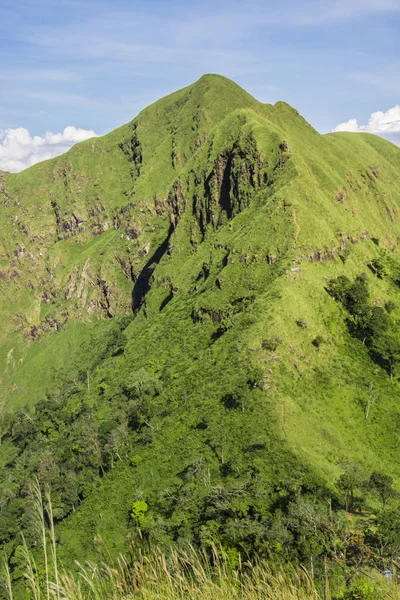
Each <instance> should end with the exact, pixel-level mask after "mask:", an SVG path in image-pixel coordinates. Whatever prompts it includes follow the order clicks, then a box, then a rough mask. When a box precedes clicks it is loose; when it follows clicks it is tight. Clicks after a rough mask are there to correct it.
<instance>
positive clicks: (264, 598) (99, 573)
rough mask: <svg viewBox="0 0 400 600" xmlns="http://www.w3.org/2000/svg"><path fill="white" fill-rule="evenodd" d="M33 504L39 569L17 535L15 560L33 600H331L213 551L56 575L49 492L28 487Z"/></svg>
mask: <svg viewBox="0 0 400 600" xmlns="http://www.w3.org/2000/svg"><path fill="white" fill-rule="evenodd" d="M32 498H33V506H34V508H35V515H36V525H37V528H36V530H37V537H38V542H40V543H41V551H42V556H41V557H39V556H38V555H36V556H37V559H38V560H39V559H40V566H41V568H40V569H38V567H37V565H36V561H35V557H34V555H33V554H32V552H31V551H30V550H29V548H28V545H27V543H26V541H25V539H24V537H23V536H22V548H23V550H22V554H23V557H24V562H25V572H24V577H25V587H26V591H27V593H28V597H29V598H32V599H33V600H53V599H55V598H56V599H57V600H131V599H135V600H334V597H333V596H332V595H331V593H330V590H329V585H325V589H324V592H323V594H322V595H321V594H320V593H319V592H318V591H317V587H316V585H315V583H314V581H313V579H312V577H311V576H310V574H309V573H308V572H307V571H306V570H305V569H302V568H290V569H287V568H286V569H285V568H284V566H283V565H279V564H278V565H277V564H274V563H273V562H272V561H267V560H264V559H256V560H254V561H250V560H246V561H242V560H241V558H240V557H239V558H238V560H237V561H236V564H235V566H232V563H231V560H230V558H229V556H228V555H227V554H226V553H225V552H224V551H223V550H222V549H220V548H217V547H214V548H212V549H211V551H210V552H206V551H204V550H203V551H199V550H196V549H194V548H192V547H189V548H188V549H187V550H186V551H183V550H179V551H178V550H172V551H171V552H170V553H169V554H168V556H166V555H165V554H163V553H162V552H160V551H158V550H155V551H153V552H150V553H149V554H147V555H144V554H143V553H142V551H141V550H140V549H139V548H132V550H133V552H132V553H131V554H130V556H129V557H127V556H122V555H120V556H119V558H117V559H115V560H113V559H112V557H111V556H109V557H108V559H107V560H108V562H102V563H95V562H90V561H89V562H87V563H86V564H80V563H78V562H77V563H76V567H77V568H76V570H75V571H74V572H71V571H63V570H60V569H59V565H58V559H57V544H56V535H55V529H54V520H53V511H52V502H51V496H50V493H49V492H46V493H45V495H44V499H43V496H42V494H41V490H40V486H39V483H38V482H37V481H35V482H34V484H33V486H32ZM133 557H134V558H133ZM3 581H4V589H5V590H6V593H7V595H8V598H9V600H16V596H15V594H14V591H13V586H12V577H11V575H10V571H9V568H8V565H7V561H4V575H3ZM397 587H400V586H394V585H392V586H390V584H387V585H386V587H385V589H383V588H380V589H381V591H379V589H378V588H376V587H375V586H372V587H371V586H370V587H369V589H364V591H363V592H357V591H356V592H355V593H354V595H341V594H340V595H339V596H336V597H335V598H352V599H356V598H357V599H361V600H364V599H365V600H367V599H368V600H373V599H375V598H377V599H378V598H379V599H381V598H385V599H386V598H387V599H388V600H389V599H390V600H400V591H399V592H398V591H397ZM373 588H375V591H374V589H373ZM24 597H26V596H25V595H24Z"/></svg>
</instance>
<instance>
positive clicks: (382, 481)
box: [369, 471, 397, 507]
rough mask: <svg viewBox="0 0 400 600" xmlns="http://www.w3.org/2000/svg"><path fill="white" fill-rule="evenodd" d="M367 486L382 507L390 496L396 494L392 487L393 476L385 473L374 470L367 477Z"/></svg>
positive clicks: (392, 496)
mask: <svg viewBox="0 0 400 600" xmlns="http://www.w3.org/2000/svg"><path fill="white" fill-rule="evenodd" d="M369 488H370V489H371V490H372V491H373V492H375V493H376V495H377V496H378V498H379V499H380V501H381V502H382V505H383V507H385V506H386V503H387V502H388V500H390V498H394V497H396V496H397V492H396V490H395V489H394V488H393V478H392V477H390V475H386V474H385V473H380V472H379V471H374V472H373V473H372V474H371V477H370V478H369Z"/></svg>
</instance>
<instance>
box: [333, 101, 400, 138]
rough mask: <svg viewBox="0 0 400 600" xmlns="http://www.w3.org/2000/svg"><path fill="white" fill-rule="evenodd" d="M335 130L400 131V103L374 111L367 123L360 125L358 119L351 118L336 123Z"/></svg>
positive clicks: (388, 132) (379, 133) (380, 133)
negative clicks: (386, 108) (385, 109)
mask: <svg viewBox="0 0 400 600" xmlns="http://www.w3.org/2000/svg"><path fill="white" fill-rule="evenodd" d="M333 131H367V132H368V133H376V134H377V135H385V134H391V133H392V134H393V133H400V105H397V106H393V108H389V110H387V111H383V110H377V111H376V112H374V113H372V115H371V116H370V118H369V119H368V124H367V125H359V124H358V121H357V119H350V120H349V121H345V122H344V123H339V125H336V127H335V129H334V130H333Z"/></svg>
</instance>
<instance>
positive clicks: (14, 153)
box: [0, 126, 97, 173]
mask: <svg viewBox="0 0 400 600" xmlns="http://www.w3.org/2000/svg"><path fill="white" fill-rule="evenodd" d="M92 137H97V134H96V133H95V132H94V131H91V130H88V129H80V128H77V127H74V126H69V127H66V128H65V129H64V131H63V132H62V133H51V132H50V131H49V132H47V133H46V134H45V135H44V136H42V137H41V136H38V135H35V136H33V137H32V136H31V134H30V133H29V131H28V130H27V129H25V128H24V127H18V128H16V129H5V130H1V129H0V169H1V170H3V171H10V172H13V173H17V172H19V171H23V170H24V169H26V168H27V167H31V166H32V165H34V164H36V163H38V162H40V161H42V160H47V159H49V158H54V157H55V156H58V155H59V154H63V153H64V152H66V151H67V150H69V149H70V148H71V146H73V145H74V144H76V143H77V142H82V141H83V140H87V139H89V138H92Z"/></svg>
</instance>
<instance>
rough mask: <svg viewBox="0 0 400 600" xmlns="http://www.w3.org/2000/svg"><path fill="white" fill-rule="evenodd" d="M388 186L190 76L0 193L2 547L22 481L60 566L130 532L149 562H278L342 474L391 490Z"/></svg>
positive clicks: (14, 523) (365, 155)
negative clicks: (285, 529)
mask: <svg viewBox="0 0 400 600" xmlns="http://www.w3.org/2000/svg"><path fill="white" fill-rule="evenodd" d="M399 167H400V150H399V148H397V147H395V146H394V145H392V144H390V143H389V142H387V141H385V140H382V139H380V138H377V137H375V136H372V135H369V134H350V133H335V134H329V135H320V134H319V133H318V132H316V131H315V130H314V129H313V128H312V127H311V126H310V125H309V124H308V123H307V122H306V121H305V120H304V119H303V118H302V117H301V116H300V115H299V113H298V112H297V111H296V110H294V109H293V108H291V107H290V106H289V105H287V104H285V103H283V102H278V103H277V104H275V105H267V104H262V103H260V102H258V101H257V100H255V99H254V98H253V97H252V96H250V95H249V94H248V93H247V92H245V91H244V90H243V89H241V88H240V87H239V86H238V85H236V84H235V83H233V82H232V81H230V80H228V79H226V78H224V77H221V76H218V75H205V76H203V77H201V78H200V79H199V80H198V81H197V82H196V83H194V84H193V85H190V86H188V87H186V88H184V89H182V90H180V91H178V92H175V93H173V94H171V95H169V96H167V97H166V98H163V99H162V100H159V101H158V102H156V103H154V104H152V105H151V106H149V107H148V108H146V109H145V110H143V111H142V112H141V113H140V114H139V115H138V116H137V117H136V118H135V119H134V120H133V121H132V122H130V123H128V124H127V125H124V126H122V127H121V128H119V129H117V130H116V131H113V132H112V133H110V134H108V135H106V136H104V137H103V138H95V139H91V140H88V141H86V142H83V143H81V144H78V145H76V146H74V147H73V148H72V149H71V150H70V151H69V152H68V153H66V154H64V155H63V156H60V157H58V158H56V159H53V160H50V161H47V162H44V163H40V164H38V165H35V166H34V167H31V168H30V169H28V170H26V171H24V172H23V173H20V174H14V175H11V174H7V173H0V214H1V223H2V232H3V233H2V238H1V246H0V260H1V265H0V303H1V309H2V314H3V327H2V329H1V333H0V360H1V366H2V371H3V373H4V376H3V377H2V380H1V394H2V405H3V409H2V410H3V413H2V428H1V432H2V438H3V443H2V444H1V446H0V465H1V467H0V472H1V482H2V486H1V487H2V492H1V502H0V537H1V540H2V543H3V544H4V545H5V546H7V548H9V549H10V548H12V552H13V551H14V549H15V546H16V545H18V542H17V541H16V540H17V532H18V528H19V527H20V524H21V523H25V521H24V519H25V518H26V515H27V514H28V511H29V500H28V499H27V496H26V487H27V482H28V480H29V479H30V478H32V477H33V476H37V477H38V479H39V480H40V482H41V483H43V485H49V486H51V488H52V490H53V495H54V514H55V516H56V520H57V524H58V525H57V528H58V529H57V531H58V533H57V535H58V536H59V539H60V544H61V545H60V552H61V553H62V555H63V557H64V559H65V560H66V561H70V562H72V560H73V559H74V558H76V557H78V558H80V559H82V558H86V559H88V558H90V557H91V556H92V554H93V553H94V551H95V543H94V541H93V540H94V538H95V536H96V535H101V536H103V537H104V538H105V539H106V541H107V543H108V544H109V546H110V549H111V551H112V552H114V551H116V552H117V551H119V549H120V548H121V547H122V546H123V545H124V543H125V540H126V534H127V532H128V531H130V530H131V529H132V527H133V524H132V523H133V522H134V521H135V519H136V521H138V522H140V525H141V529H142V531H143V532H144V533H143V535H144V536H145V537H146V539H148V540H151V542H152V543H154V544H158V545H161V546H163V547H167V546H168V545H169V544H170V543H171V542H177V543H182V544H183V543H186V542H190V543H199V544H202V545H204V544H209V543H211V542H215V543H221V544H222V545H223V546H225V547H227V548H233V547H238V546H239V545H242V546H243V545H244V546H245V547H246V548H251V549H256V550H257V549H259V548H261V547H265V544H267V543H268V544H269V545H270V546H271V545H272V544H273V543H275V544H278V545H279V544H280V547H282V545H285V543H286V542H285V540H284V539H283V538H282V539H281V538H280V537H279V535H280V533H279V532H280V531H281V529H279V528H280V524H279V523H280V521H279V519H280V518H281V517H280V516H279V515H282V514H283V513H284V512H285V511H286V510H288V507H289V506H290V505H291V503H292V502H294V501H295V500H296V499H298V498H299V496H301V495H302V494H303V495H305V496H307V495H312V494H316V495H318V494H319V496H318V497H320V498H322V497H324V498H325V497H327V496H329V497H330V498H332V497H336V496H335V494H336V495H337V493H338V488H337V487H335V486H336V484H335V481H336V480H337V479H338V477H339V475H340V472H341V470H340V464H342V463H343V462H346V461H347V462H349V461H351V462H352V463H356V464H357V465H359V467H360V469H363V470H365V472H370V471H373V470H374V469H378V470H379V469H383V470H384V471H385V472H386V473H388V474H389V475H391V476H392V477H394V479H395V484H397V485H399V484H400V476H399V470H398V469H399V456H398V453H397V452H395V450H396V449H397V445H398V423H399V419H400V408H399V404H398V393H399V382H398V380H397V377H398V375H399V371H398V368H399V366H400V346H399V345H398V342H397V340H400V333H399V331H400V330H399V325H398V322H399V318H400V295H399V294H400V292H399V285H400V284H399V282H400V252H399V240H400V218H399V208H400V204H399V198H400V169H399ZM383 466H384V468H383ZM324 494H325V495H324ZM307 497H308V496H307ZM135 503H136V504H135ZM137 503H139V504H137ZM140 503H141V504H140ZM132 505H133V506H134V509H132ZM135 507H136V508H135ZM135 510H136V512H135ZM279 511H280V512H279ZM24 515H25V517H24ZM136 521H135V522H136ZM282 535H283V534H282ZM274 536H275V538H276V539H275V538H274ZM278 538H279V539H278ZM27 539H30V538H29V532H28V534H27ZM274 539H275V541H274ZM293 540H294V538H293V539H292V541H291V542H290V543H293V544H294V543H295V542H294V541H293ZM287 543H288V544H289V541H288V542H287ZM277 547H278V546H277ZM10 552H11V550H10Z"/></svg>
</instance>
